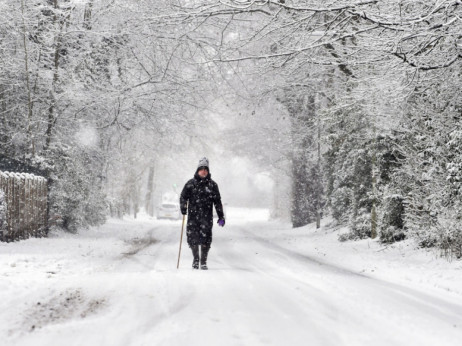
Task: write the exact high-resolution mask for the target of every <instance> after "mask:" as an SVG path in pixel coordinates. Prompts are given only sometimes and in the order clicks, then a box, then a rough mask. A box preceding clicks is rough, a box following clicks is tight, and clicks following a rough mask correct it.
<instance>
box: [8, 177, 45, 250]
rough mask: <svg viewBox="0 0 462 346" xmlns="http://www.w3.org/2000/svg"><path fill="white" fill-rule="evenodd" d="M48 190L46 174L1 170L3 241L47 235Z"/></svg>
mask: <svg viewBox="0 0 462 346" xmlns="http://www.w3.org/2000/svg"><path fill="white" fill-rule="evenodd" d="M47 192H48V187H47V180H46V179H45V178H43V177H39V176H37V175H33V174H28V173H9V172H2V171H0V203H1V204H3V205H2V206H1V205H0V218H1V219H3V220H0V240H1V241H13V240H18V239H25V238H29V237H39V236H44V235H46V232H47V214H48V212H47ZM2 195H3V198H2ZM2 200H3V201H2ZM5 206H6V208H5ZM2 210H3V212H2ZM2 214H3V215H2Z"/></svg>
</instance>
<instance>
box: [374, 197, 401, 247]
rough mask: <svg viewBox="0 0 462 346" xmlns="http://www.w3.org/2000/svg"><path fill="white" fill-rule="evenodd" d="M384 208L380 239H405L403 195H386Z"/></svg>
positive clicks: (384, 240) (382, 240)
mask: <svg viewBox="0 0 462 346" xmlns="http://www.w3.org/2000/svg"><path fill="white" fill-rule="evenodd" d="M382 209H383V215H382V217H381V219H380V224H379V230H380V241H381V242H383V243H394V242H396V241H400V240H403V239H405V238H406V233H405V230H404V204H403V196H401V195H391V196H387V197H385V199H384V203H383V207H382Z"/></svg>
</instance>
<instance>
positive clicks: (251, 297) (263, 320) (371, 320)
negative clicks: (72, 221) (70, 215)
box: [0, 208, 462, 346]
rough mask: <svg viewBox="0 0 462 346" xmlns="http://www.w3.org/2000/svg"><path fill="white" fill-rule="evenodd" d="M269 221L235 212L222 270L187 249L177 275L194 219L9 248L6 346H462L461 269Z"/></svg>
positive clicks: (220, 234)
mask: <svg viewBox="0 0 462 346" xmlns="http://www.w3.org/2000/svg"><path fill="white" fill-rule="evenodd" d="M267 219H268V212H267V211H266V210H244V209H235V208H229V210H228V213H227V224H226V226H225V228H224V229H220V228H216V229H215V230H214V243H213V246H212V249H211V253H210V257H209V268H210V270H209V271H208V272H202V271H192V270H191V269H190V265H191V254H190V253H189V249H188V248H187V246H186V243H185V242H184V243H183V248H182V257H181V262H180V269H179V270H177V269H176V264H177V255H178V241H179V236H180V228H181V221H159V220H155V219H152V218H149V217H146V216H144V217H142V218H139V219H137V220H133V219H129V218H127V219H124V220H109V222H108V223H107V224H105V225H104V226H102V227H100V228H94V229H90V230H82V231H81V232H80V233H79V234H76V235H71V234H67V233H54V234H51V235H50V237H49V238H41V239H28V240H25V241H21V242H16V243H8V244H7V243H0V340H2V342H1V344H2V345H34V346H37V345H111V346H114V345H124V346H125V345H184V344H189V345H218V344H220V345H266V344H273V345H285V344H290V345H306V344H312V345H335V346H338V345H369V344H371V343H373V344H374V345H384V346H385V345H386V346H389V345H434V344H435V340H436V341H441V342H442V343H441V344H445V345H456V344H457V342H458V339H457V335H459V334H460V333H458V330H459V328H461V326H462V296H461V289H460V287H462V286H461V283H462V282H461V269H462V263H461V262H448V261H446V260H445V259H441V258H437V257H436V256H435V254H434V253H432V252H426V251H423V250H420V249H416V248H415V247H414V246H413V245H412V243H411V242H403V243H398V244H395V245H393V246H388V247H384V246H383V245H381V244H379V243H378V242H377V241H370V240H369V241H367V240H365V241H359V242H346V243H341V242H339V241H338V240H337V238H338V235H339V233H341V232H344V231H345V230H344V229H334V228H331V227H329V226H328V225H326V226H325V227H323V228H321V229H320V230H316V229H315V228H314V226H312V225H310V226H306V227H302V228H298V229H291V227H290V225H289V224H287V223H283V222H277V221H273V222H268V221H267ZM339 268H344V269H345V270H344V271H339V270H338V269H339ZM355 274H359V275H355ZM365 277H372V278H376V279H378V280H367V279H365ZM382 281H383V283H382ZM426 300H429V301H428V304H426V303H427V301H426ZM422 302H424V303H422ZM366 303H367V304H366ZM397 312H399V314H397ZM403 322H405V323H407V324H408V325H409V326H405V325H403ZM332 331H334V332H332Z"/></svg>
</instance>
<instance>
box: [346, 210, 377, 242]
mask: <svg viewBox="0 0 462 346" xmlns="http://www.w3.org/2000/svg"><path fill="white" fill-rule="evenodd" d="M349 226H350V232H349V233H345V234H342V235H341V236H340V237H339V240H340V241H345V240H360V239H365V238H369V237H370V236H371V213H370V210H367V209H362V210H360V211H359V212H358V214H357V215H355V216H354V217H353V218H352V220H351V222H350V224H349Z"/></svg>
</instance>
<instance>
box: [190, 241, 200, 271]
mask: <svg viewBox="0 0 462 346" xmlns="http://www.w3.org/2000/svg"><path fill="white" fill-rule="evenodd" d="M191 250H192V253H193V263H192V267H193V268H194V269H199V245H192V246H191Z"/></svg>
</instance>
